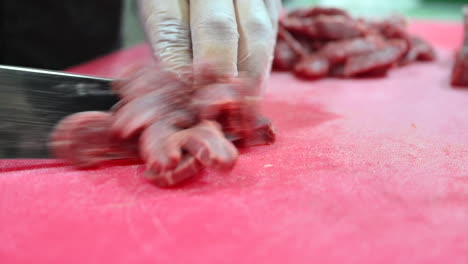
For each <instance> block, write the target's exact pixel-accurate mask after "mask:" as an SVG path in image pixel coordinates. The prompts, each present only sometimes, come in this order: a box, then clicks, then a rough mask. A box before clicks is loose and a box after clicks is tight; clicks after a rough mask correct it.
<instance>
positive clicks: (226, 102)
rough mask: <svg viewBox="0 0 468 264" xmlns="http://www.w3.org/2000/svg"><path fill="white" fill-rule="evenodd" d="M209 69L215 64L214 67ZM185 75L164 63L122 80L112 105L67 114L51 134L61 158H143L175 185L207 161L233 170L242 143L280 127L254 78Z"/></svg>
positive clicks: (154, 174) (152, 175)
mask: <svg viewBox="0 0 468 264" xmlns="http://www.w3.org/2000/svg"><path fill="white" fill-rule="evenodd" d="M207 68H208V67H207ZM201 79H202V80H203V83H202V82H198V84H197V85H193V84H192V82H190V84H188V83H184V82H181V81H180V80H178V79H177V78H175V76H174V75H172V74H171V73H168V72H165V71H163V70H162V69H160V68H158V67H147V68H144V69H140V70H137V71H135V72H133V73H132V74H131V76H130V78H128V79H125V80H123V81H118V82H116V83H115V85H114V91H115V92H116V93H117V94H118V95H119V96H120V97H121V101H120V103H118V104H117V105H116V106H115V107H114V109H112V110H111V111H109V112H83V113H78V114H74V115H72V116H69V117H67V118H65V119H64V120H62V121H61V122H60V123H59V124H58V125H57V127H56V128H55V131H54V132H53V134H52V136H51V142H50V146H51V150H52V151H53V153H54V154H55V156H56V157H57V158H60V159H64V160H66V161H68V162H71V163H73V164H74V165H76V166H78V167H82V168H88V167H93V166H97V165H101V164H102V163H103V162H107V161H111V160H139V161H143V162H144V163H145V164H146V166H147V177H148V178H149V179H151V180H153V181H154V182H155V183H156V184H158V185H159V186H163V187H167V186H174V185H176V184H178V183H181V182H183V181H184V180H186V179H189V178H191V177H193V176H195V175H197V174H198V173H199V172H200V171H201V170H202V169H203V168H205V167H207V168H214V169H230V168H232V167H233V166H234V164H235V162H236V160H237V157H238V151H237V147H248V146H254V145H262V144H271V143H273V142H274V140H275V132H274V129H273V127H272V126H271V123H270V122H269V121H268V120H267V119H265V118H263V117H262V116H260V114H259V110H258V104H257V103H258V98H257V97H255V96H252V94H251V93H250V92H251V91H253V89H251V87H252V85H250V83H249V81H248V80H244V79H241V78H236V79H223V80H222V79H217V78H216V77H214V75H212V74H210V73H209V72H208V71H207V72H206V74H204V75H203V78H201Z"/></svg>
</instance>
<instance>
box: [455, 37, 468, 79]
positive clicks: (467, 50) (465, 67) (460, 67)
mask: <svg viewBox="0 0 468 264" xmlns="http://www.w3.org/2000/svg"><path fill="white" fill-rule="evenodd" d="M451 84H452V85H453V86H459V87H468V45H467V46H465V47H463V48H462V49H461V50H460V51H459V52H457V55H456V57H455V64H454V65H453V70H452V80H451Z"/></svg>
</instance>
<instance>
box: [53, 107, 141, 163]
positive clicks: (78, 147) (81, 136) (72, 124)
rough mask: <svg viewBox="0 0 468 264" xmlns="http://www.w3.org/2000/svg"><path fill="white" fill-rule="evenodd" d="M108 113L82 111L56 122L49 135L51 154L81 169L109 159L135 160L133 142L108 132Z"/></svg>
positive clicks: (135, 151)
mask: <svg viewBox="0 0 468 264" xmlns="http://www.w3.org/2000/svg"><path fill="white" fill-rule="evenodd" d="M111 126H112V115H111V114H109V113H104V112H82V113H78V114H74V115H71V116H69V117H67V118H66V119H64V120H63V121H62V122H60V123H59V124H58V125H57V127H56V128H55V130H54V132H53V133H52V135H51V143H50V147H51V150H52V153H53V154H54V156H55V157H57V158H59V159H64V160H66V161H68V162H71V163H73V164H74V165H75V166H78V167H81V168H88V167H93V166H97V165H99V164H100V163H101V162H105V161H109V160H113V159H137V158H138V149H137V145H136V142H134V141H124V140H120V139H118V138H115V137H114V136H113V135H112V133H111Z"/></svg>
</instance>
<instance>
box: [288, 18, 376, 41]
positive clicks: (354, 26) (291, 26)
mask: <svg viewBox="0 0 468 264" xmlns="http://www.w3.org/2000/svg"><path fill="white" fill-rule="evenodd" d="M283 25H284V27H285V28H286V29H287V30H289V31H291V32H294V33H297V34H302V35H304V36H307V37H309V38H318V39H325V40H340V39H348V38H355V37H361V36H364V35H365V34H366V32H367V29H366V26H365V23H362V22H360V21H357V20H353V19H350V18H347V17H344V16H325V15H320V16H317V17H312V18H298V17H292V18H286V19H284V20H283Z"/></svg>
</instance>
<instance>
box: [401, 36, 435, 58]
mask: <svg viewBox="0 0 468 264" xmlns="http://www.w3.org/2000/svg"><path fill="white" fill-rule="evenodd" d="M433 60H435V51H434V49H433V48H432V47H431V46H430V45H429V44H428V43H427V42H425V41H424V40H423V39H421V38H419V37H415V36H412V37H411V48H410V50H409V51H408V53H407V54H406V56H405V58H404V59H403V60H402V61H401V62H400V64H402V65H405V64H409V63H412V62H414V61H433Z"/></svg>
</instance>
